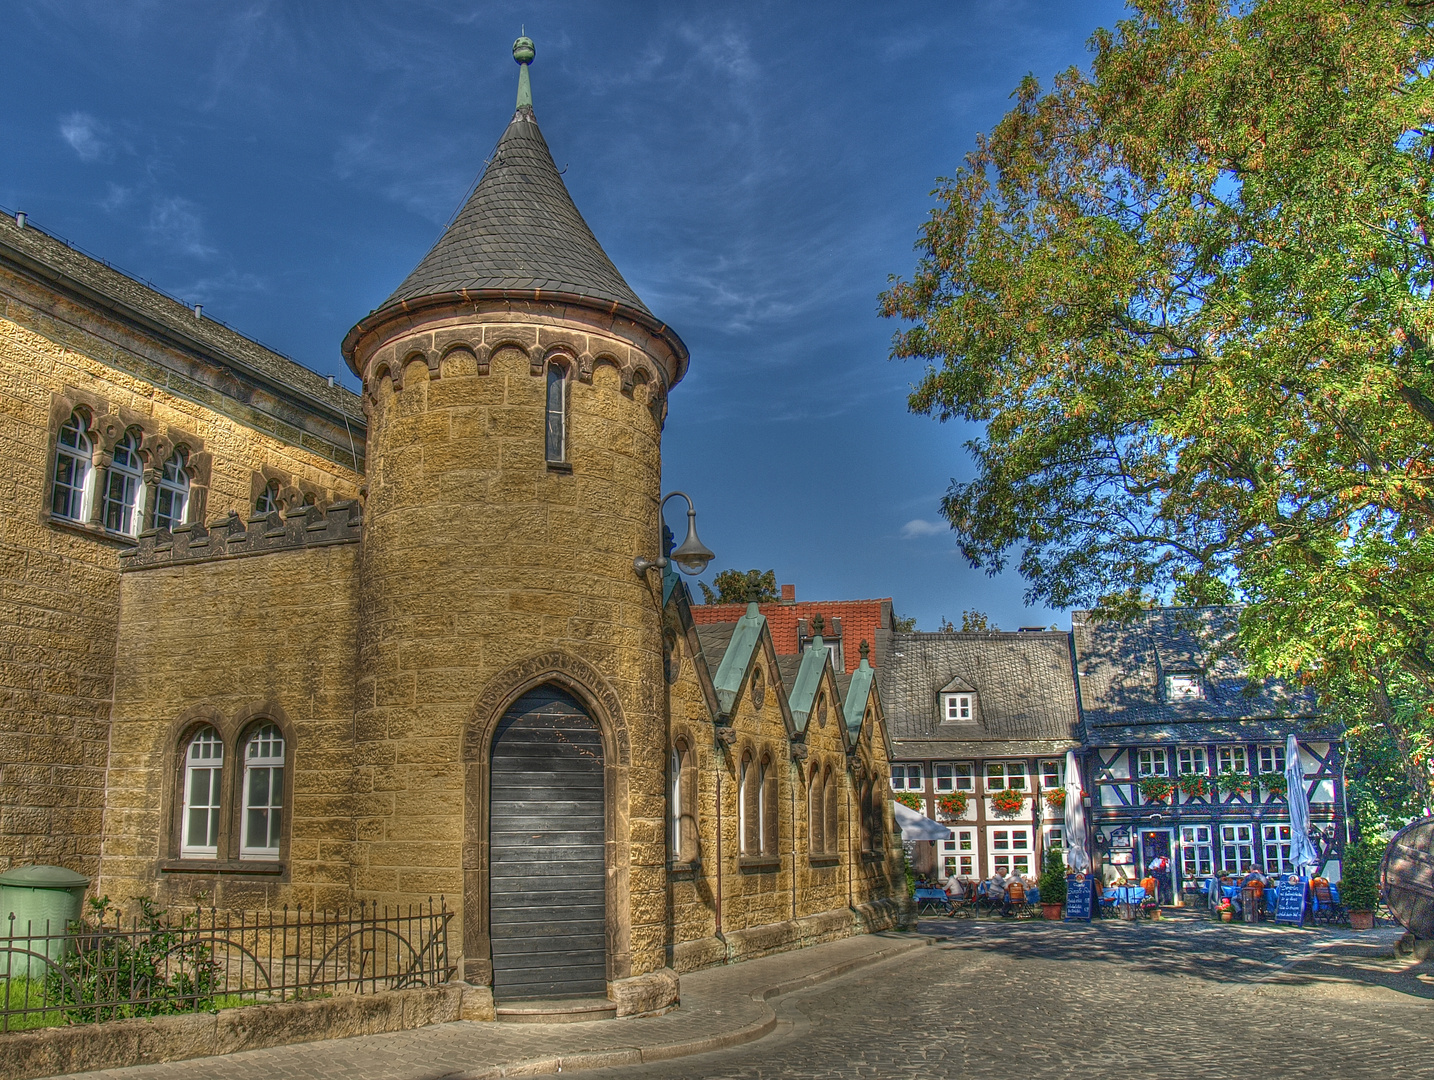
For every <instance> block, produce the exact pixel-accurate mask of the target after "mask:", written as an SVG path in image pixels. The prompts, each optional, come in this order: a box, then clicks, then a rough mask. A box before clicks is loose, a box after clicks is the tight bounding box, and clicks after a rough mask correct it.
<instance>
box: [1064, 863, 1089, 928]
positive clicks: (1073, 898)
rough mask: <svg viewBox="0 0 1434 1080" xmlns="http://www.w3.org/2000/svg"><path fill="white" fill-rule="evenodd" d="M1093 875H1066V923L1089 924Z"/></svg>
mask: <svg viewBox="0 0 1434 1080" xmlns="http://www.w3.org/2000/svg"><path fill="white" fill-rule="evenodd" d="M1094 886H1095V875H1094V874H1067V875H1066V922H1090V905H1091V896H1092V892H1093V889H1094Z"/></svg>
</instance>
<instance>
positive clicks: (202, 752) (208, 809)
mask: <svg viewBox="0 0 1434 1080" xmlns="http://www.w3.org/2000/svg"><path fill="white" fill-rule="evenodd" d="M223 770H224V743H223V741H222V740H221V739H220V738H219V732H217V731H215V730H214V729H213V728H212V727H206V728H203V729H201V730H200V731H198V732H197V733H196V734H195V735H194V737H193V738H192V739H190V740H189V745H188V746H187V747H186V748H185V751H184V807H183V819H182V825H181V830H182V832H181V836H180V841H179V855H180V857H181V858H185V859H213V858H217V857H218V855H219V799H220V788H219V781H220V777H221V774H222V772H223Z"/></svg>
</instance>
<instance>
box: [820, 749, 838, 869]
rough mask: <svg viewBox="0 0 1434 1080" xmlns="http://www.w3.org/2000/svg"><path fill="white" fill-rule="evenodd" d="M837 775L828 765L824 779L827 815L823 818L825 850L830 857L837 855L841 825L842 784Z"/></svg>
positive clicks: (823, 786)
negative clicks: (838, 827)
mask: <svg viewBox="0 0 1434 1080" xmlns="http://www.w3.org/2000/svg"><path fill="white" fill-rule="evenodd" d="M837 776H838V774H837V773H834V772H832V767H831V766H830V765H828V766H827V767H826V772H825V773H824V774H823V777H822V790H823V792H824V793H825V795H826V801H827V806H826V813H825V814H824V815H823V818H822V827H823V829H824V830H825V832H826V844H825V845H824V848H825V850H826V853H827V854H828V855H835V854H836V853H837V826H838V825H839V824H840V814H841V807H840V804H839V802H838V800H839V799H840V798H841V791H840V784H839V782H838V780H837Z"/></svg>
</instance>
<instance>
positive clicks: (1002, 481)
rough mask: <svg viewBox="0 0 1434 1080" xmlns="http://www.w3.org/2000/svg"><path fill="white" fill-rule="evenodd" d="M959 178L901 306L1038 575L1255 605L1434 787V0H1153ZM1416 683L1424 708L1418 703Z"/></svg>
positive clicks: (1304, 673)
mask: <svg viewBox="0 0 1434 1080" xmlns="http://www.w3.org/2000/svg"><path fill="white" fill-rule="evenodd" d="M1132 8H1133V17H1131V18H1130V19H1127V20H1125V21H1122V22H1120V23H1119V24H1118V25H1117V26H1116V28H1115V29H1114V30H1113V31H1110V30H1102V31H1099V32H1098V33H1097V34H1096V35H1095V36H1094V38H1093V39H1092V43H1091V44H1092V50H1093V52H1094V60H1093V63H1092V65H1091V68H1090V71H1089V72H1084V71H1081V70H1078V69H1074V68H1073V69H1071V70H1069V71H1066V72H1064V73H1062V74H1061V75H1059V76H1058V77H1057V78H1056V79H1055V82H1054V84H1053V86H1052V87H1051V89H1050V90H1049V92H1042V90H1041V88H1040V87H1039V86H1038V85H1037V83H1036V80H1035V79H1034V78H1027V79H1026V80H1025V81H1024V82H1022V84H1021V85H1020V87H1019V88H1018V89H1017V90H1016V92H1015V94H1014V98H1015V106H1014V108H1013V109H1012V110H1011V112H1009V113H1008V114H1007V115H1006V117H1005V118H1004V119H1003V120H1002V121H1001V122H1000V123H999V124H998V125H997V127H996V128H995V129H994V130H993V131H992V132H991V133H990V135H989V136H983V137H981V138H980V139H978V141H977V145H976V149H975V150H974V151H973V152H972V153H971V154H970V155H968V157H967V159H966V164H965V167H964V168H961V169H959V170H958V171H957V172H956V174H955V175H954V176H953V177H951V178H946V179H942V180H941V181H939V186H938V188H937V189H936V191H935V192H934V194H935V196H936V198H937V206H936V208H935V209H934V210H933V211H932V213H931V216H930V218H929V220H928V221H927V222H926V224H925V226H924V229H923V232H922V235H921V239H920V241H919V243H918V245H917V248H918V252H919V253H920V257H919V261H918V264H917V267H916V272H915V274H914V275H913V277H912V279H911V280H910V281H909V282H908V281H901V280H894V281H893V284H892V286H891V288H890V289H889V290H888V291H887V292H886V293H884V294H883V296H882V300H881V303H882V311H883V313H884V314H886V315H888V316H891V317H896V318H900V319H904V320H907V321H908V322H909V325H908V326H907V327H906V328H905V329H903V330H902V331H900V332H898V333H897V334H896V336H895V339H894V346H893V355H894V356H896V357H902V358H914V359H920V360H924V361H926V363H927V368H926V371H925V374H924V377H923V378H922V379H921V381H920V382H919V383H918V384H917V386H916V388H915V389H914V391H913V393H912V395H911V399H910V404H911V407H912V409H913V410H914V411H917V412H922V413H927V414H929V415H932V416H935V417H937V418H938V419H941V420H946V419H949V418H952V417H960V418H963V419H966V420H970V421H976V422H979V423H981V424H983V425H984V431H983V434H982V435H981V436H980V437H978V438H975V439H973V440H972V441H970V442H969V443H968V444H967V445H968V449H969V450H970V452H971V454H972V456H973V458H974V459H975V465H976V476H975V479H974V480H972V481H970V482H969V483H958V484H954V485H953V486H952V487H951V489H950V490H949V491H948V493H947V495H946V497H945V499H944V500H943V503H942V511H943V513H944V515H945V516H946V517H947V518H948V519H949V520H950V521H951V524H952V526H953V528H954V530H955V531H956V533H957V537H958V542H959V543H960V546H961V549H962V552H963V554H964V555H965V556H966V557H967V559H968V560H970V562H971V563H972V564H973V565H976V566H982V567H985V568H986V569H988V570H990V571H992V572H994V571H997V570H1000V569H1001V568H1002V567H1003V566H1005V564H1006V562H1007V560H1008V558H1009V557H1010V556H1011V554H1012V553H1013V552H1016V553H1018V555H1019V568H1020V571H1021V573H1022V574H1023V575H1024V576H1025V577H1026V579H1027V581H1028V583H1029V588H1028V593H1027V596H1028V599H1030V600H1040V601H1044V602H1045V603H1047V604H1049V605H1051V606H1053V607H1062V608H1064V607H1071V606H1075V605H1078V604H1095V605H1097V606H1099V607H1100V608H1102V609H1103V610H1105V611H1107V612H1119V611H1120V610H1122V609H1126V610H1128V609H1130V608H1132V607H1134V606H1137V605H1139V604H1141V603H1148V602H1149V601H1150V600H1151V599H1152V598H1165V597H1170V596H1171V595H1172V594H1175V595H1176V596H1178V598H1179V599H1180V600H1181V601H1183V602H1187V603H1209V602H1226V601H1228V600H1230V599H1236V600H1240V601H1243V602H1246V603H1247V604H1248V606H1247V607H1246V609H1245V612H1244V615H1243V617H1242V627H1241V639H1242V644H1243V645H1244V647H1245V649H1246V650H1247V653H1248V655H1249V656H1250V658H1251V659H1252V661H1253V662H1254V664H1255V666H1256V670H1257V672H1259V673H1262V674H1263V673H1271V674H1278V675H1284V676H1287V677H1294V678H1301V679H1313V680H1317V681H1318V682H1319V684H1320V685H1321V687H1322V688H1323V689H1325V690H1326V691H1327V692H1338V693H1340V694H1346V695H1348V694H1353V695H1356V696H1358V697H1359V698H1360V699H1361V700H1363V701H1364V702H1366V703H1367V711H1369V712H1370V713H1371V714H1372V715H1373V717H1374V720H1375V722H1376V723H1378V724H1380V725H1383V726H1384V727H1385V728H1386V729H1387V730H1388V731H1389V732H1390V734H1391V736H1392V737H1393V738H1394V740H1395V744H1396V747H1397V749H1398V752H1399V754H1400V757H1401V758H1402V760H1403V761H1404V763H1405V765H1406V772H1407V775H1408V779H1409V781H1410V784H1411V785H1412V786H1413V788H1414V790H1415V791H1416V792H1417V793H1418V797H1419V800H1420V802H1421V803H1422V804H1423V805H1425V806H1429V805H1431V803H1434V795H1431V786H1434V773H1431V749H1434V531H1431V529H1430V525H1431V524H1434V522H1431V517H1434V488H1431V483H1430V477H1431V475H1434V438H1431V436H1434V353H1431V349H1430V345H1429V342H1430V340H1431V335H1432V334H1434V305H1431V304H1430V291H1431V286H1434V238H1431V235H1430V234H1431V228H1434V222H1431V211H1434V204H1431V196H1434V188H1431V182H1434V96H1431V80H1430V77H1429V72H1430V69H1431V64H1434V33H1431V30H1434V6H1431V5H1429V4H1427V3H1423V2H1420V0H1359V2H1354V0H1252V2H1249V3H1241V4H1237V5H1231V4H1228V3H1226V2H1223V0H1134V2H1133V3H1132ZM1396 702H1400V703H1407V704H1404V705H1401V706H1400V707H1398V708H1396V706H1395V703H1396Z"/></svg>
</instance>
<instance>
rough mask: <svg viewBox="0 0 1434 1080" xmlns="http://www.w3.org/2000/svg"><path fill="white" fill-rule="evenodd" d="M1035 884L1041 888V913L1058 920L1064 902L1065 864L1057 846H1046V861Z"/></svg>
mask: <svg viewBox="0 0 1434 1080" xmlns="http://www.w3.org/2000/svg"><path fill="white" fill-rule="evenodd" d="M1036 886H1037V888H1039V889H1040V890H1041V914H1042V915H1044V916H1045V917H1046V918H1047V919H1051V920H1052V921H1055V920H1059V919H1060V917H1061V909H1062V908H1064V907H1065V903H1066V865H1065V860H1064V859H1063V858H1062V857H1061V851H1060V849H1059V848H1055V847H1048V848H1046V861H1045V864H1044V865H1043V866H1042V867H1041V877H1040V880H1039V881H1038V882H1037V883H1036Z"/></svg>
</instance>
